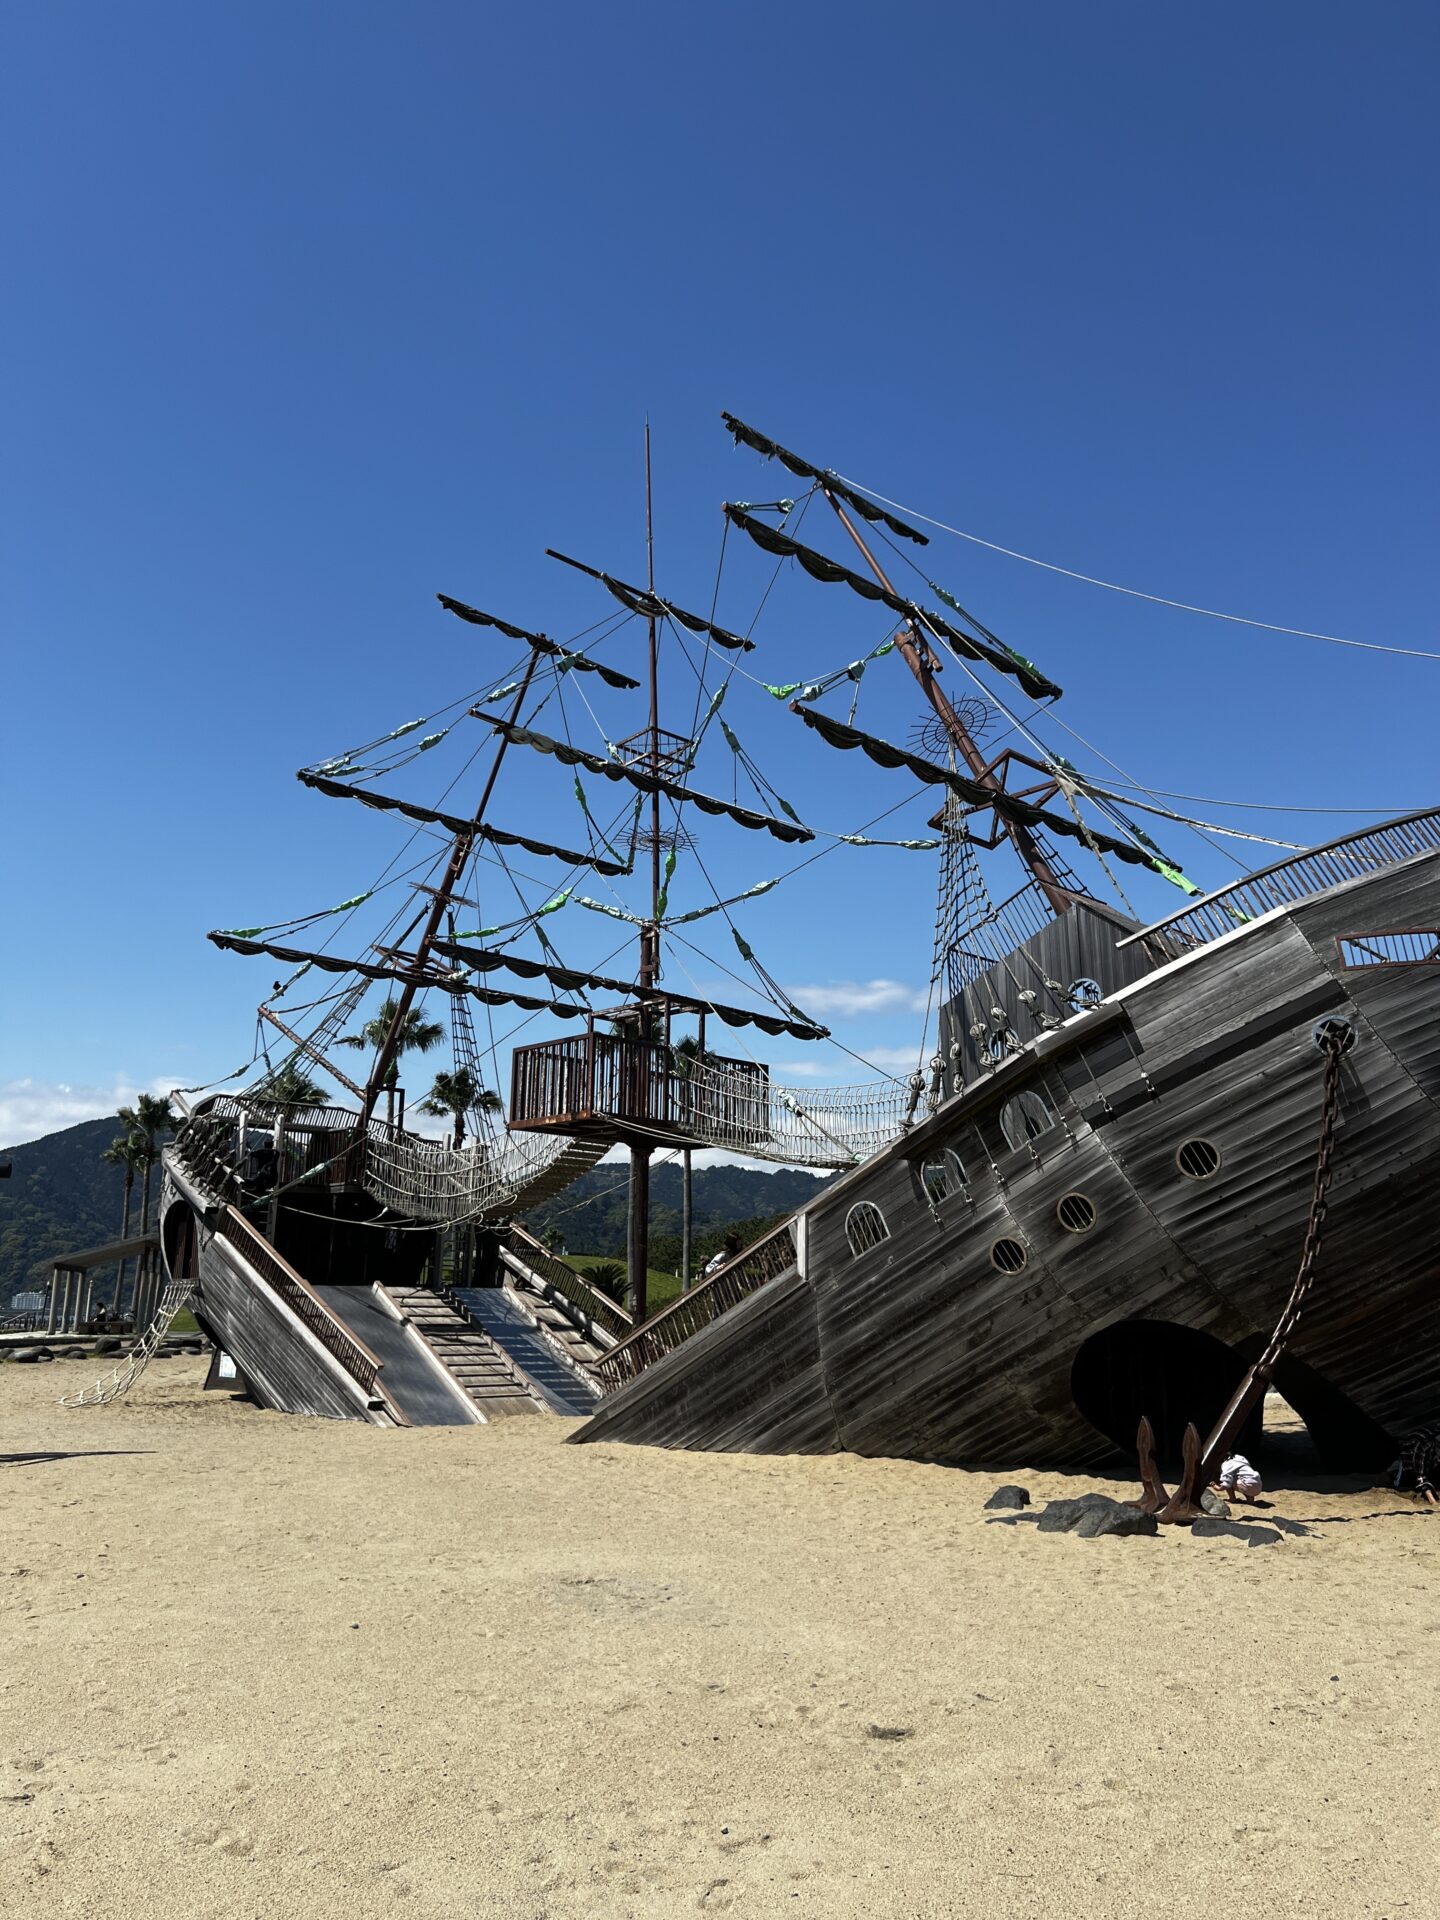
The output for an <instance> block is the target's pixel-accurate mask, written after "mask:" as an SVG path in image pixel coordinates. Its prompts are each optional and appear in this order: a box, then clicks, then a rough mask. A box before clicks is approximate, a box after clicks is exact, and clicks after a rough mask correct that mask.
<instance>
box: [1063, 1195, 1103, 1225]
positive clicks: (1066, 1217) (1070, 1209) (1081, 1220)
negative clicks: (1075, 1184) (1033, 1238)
mask: <svg viewBox="0 0 1440 1920" xmlns="http://www.w3.org/2000/svg"><path fill="white" fill-rule="evenodd" d="M1055 1218H1056V1219H1057V1220H1058V1221H1059V1222H1060V1224H1061V1226H1062V1227H1063V1228H1064V1229H1065V1231H1066V1232H1067V1233H1089V1231H1090V1229H1091V1228H1092V1227H1093V1226H1094V1224H1095V1221H1096V1218H1097V1215H1096V1212H1095V1207H1094V1203H1093V1202H1092V1201H1090V1200H1087V1199H1086V1197H1085V1195H1084V1194H1083V1193H1067V1194H1062V1195H1061V1197H1060V1199H1059V1201H1058V1202H1057V1204H1056V1207H1055Z"/></svg>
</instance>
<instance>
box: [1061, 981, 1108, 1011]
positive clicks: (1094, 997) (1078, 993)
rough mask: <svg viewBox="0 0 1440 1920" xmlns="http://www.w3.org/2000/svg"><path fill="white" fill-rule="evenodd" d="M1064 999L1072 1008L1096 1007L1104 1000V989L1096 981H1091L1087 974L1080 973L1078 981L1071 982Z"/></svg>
mask: <svg viewBox="0 0 1440 1920" xmlns="http://www.w3.org/2000/svg"><path fill="white" fill-rule="evenodd" d="M1065 998H1066V999H1067V1000H1068V1001H1069V1002H1070V1004H1071V1006H1072V1007H1075V1008H1077V1009H1078V1008H1080V1007H1098V1006H1099V1004H1100V1002H1101V1001H1102V1000H1103V999H1104V998H1105V989H1104V988H1103V987H1102V986H1101V985H1100V982H1099V981H1098V980H1092V979H1091V978H1090V976H1089V974H1085V973H1082V974H1081V976H1080V978H1079V979H1078V980H1072V981H1071V982H1070V985H1069V988H1068V989H1067V991H1066V994H1065Z"/></svg>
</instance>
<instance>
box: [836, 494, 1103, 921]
mask: <svg viewBox="0 0 1440 1920" xmlns="http://www.w3.org/2000/svg"><path fill="white" fill-rule="evenodd" d="M821 491H822V492H823V493H824V495H825V498H826V499H827V500H828V501H829V502H830V505H831V506H832V507H833V508H834V509H835V512H836V514H837V516H838V517H839V520H840V524H841V526H843V527H844V529H845V531H846V532H847V533H848V534H849V536H850V538H851V539H852V540H853V541H854V542H855V545H856V546H857V547H858V548H859V550H860V552H861V553H862V554H863V555H864V558H865V564H866V565H867V566H868V567H869V569H870V571H871V572H872V573H873V574H874V576H875V578H876V579H877V580H878V581H879V582H880V584H881V586H882V587H884V588H885V589H886V591H887V592H889V593H894V592H895V588H894V587H893V586H892V585H891V583H890V580H889V578H888V576H887V575H886V573H885V571H884V569H883V568H882V567H881V565H880V563H879V561H878V560H877V559H876V558H875V556H874V554H873V553H871V551H870V549H869V547H868V546H866V544H865V541H864V539H863V537H862V536H861V534H860V533H859V531H858V530H857V528H856V526H855V523H854V521H852V520H851V518H850V516H849V514H847V513H846V511H845V509H844V508H843V507H842V506H841V504H840V502H839V500H837V499H836V497H835V495H834V494H833V493H832V492H831V491H830V489H829V488H828V487H826V486H823V485H822V487H821ZM917 640H920V641H922V643H923V645H924V652H923V653H922V651H921V648H920V647H919V646H917V645H916V642H917ZM895 644H896V646H897V647H898V648H899V651H900V656H901V658H902V659H903V660H904V662H905V664H906V666H907V667H909V669H910V671H911V673H913V674H914V676H915V678H916V679H917V680H918V681H919V683H920V690H921V692H922V693H923V694H924V695H925V698H926V699H927V700H928V701H929V702H930V705H931V706H932V707H933V708H934V710H935V712H936V713H937V714H938V715H939V718H940V721H941V724H942V725H943V726H944V728H945V731H946V732H947V733H948V734H949V736H950V738H951V739H952V740H953V741H954V743H955V745H956V746H957V747H958V748H959V750H960V756H961V758H962V759H963V760H964V762H965V764H966V766H967V767H968V768H969V769H970V772H971V774H972V776H973V777H974V778H975V779H976V780H978V781H980V782H981V783H982V784H983V785H984V786H987V787H992V788H994V789H995V790H996V791H997V792H998V791H999V788H1000V782H999V781H998V780H997V779H996V778H995V776H994V775H993V774H992V773H991V772H990V770H989V768H988V766H987V765H986V763H985V757H984V755H983V754H982V753H981V751H980V749H979V747H978V746H977V745H976V743H975V741H974V740H973V739H972V738H971V735H970V731H969V729H968V728H967V727H966V725H965V723H964V721H963V720H962V719H961V718H960V716H959V714H958V713H956V711H955V709H954V707H952V706H951V704H950V702H949V700H948V699H947V698H946V697H945V695H944V694H943V693H942V692H941V690H940V688H939V687H937V686H936V684H935V675H934V670H933V668H932V667H931V664H930V659H929V654H930V647H929V643H928V642H925V641H924V639H923V636H922V635H919V634H917V633H916V630H915V628H914V626H913V625H911V624H909V623H907V624H906V625H905V626H904V627H903V628H902V629H901V631H900V632H899V633H898V634H897V635H896V636H895ZM1000 824H1001V825H1002V826H1003V827H1004V829H1005V831H1006V833H1007V834H1008V835H1009V836H1010V839H1011V842H1012V843H1013V845H1014V848H1015V851H1016V853H1018V854H1019V856H1020V858H1021V860H1022V861H1023V862H1024V864H1025V865H1026V866H1027V867H1028V868H1029V869H1030V871H1031V873H1033V874H1034V876H1035V879H1036V881H1037V882H1038V883H1039V886H1040V889H1041V891H1042V892H1043V894H1044V895H1045V898H1046V899H1047V900H1048V901H1049V902H1050V905H1051V906H1052V907H1053V908H1054V909H1055V911H1056V913H1068V912H1069V910H1070V904H1071V902H1070V894H1069V891H1068V889H1067V888H1066V886H1065V884H1064V882H1063V881H1062V880H1061V879H1060V877H1059V875H1058V874H1057V873H1056V871H1055V869H1054V868H1053V867H1052V866H1051V865H1050V862H1049V861H1048V860H1047V859H1046V858H1045V856H1044V854H1043V853H1042V852H1041V851H1040V849H1039V847H1038V846H1037V845H1036V844H1035V838H1034V836H1033V834H1032V833H1031V832H1030V829H1029V828H1028V827H1026V826H1023V825H1021V824H1020V822H1018V821H1014V820H1001V823H1000Z"/></svg>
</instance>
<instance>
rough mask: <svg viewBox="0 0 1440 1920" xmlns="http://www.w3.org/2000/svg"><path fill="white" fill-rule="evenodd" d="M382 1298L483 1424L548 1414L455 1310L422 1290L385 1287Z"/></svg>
mask: <svg viewBox="0 0 1440 1920" xmlns="http://www.w3.org/2000/svg"><path fill="white" fill-rule="evenodd" d="M385 1292H386V1294H387V1296H388V1297H389V1298H390V1299H391V1300H392V1301H393V1302H394V1303H395V1306H396V1308H397V1309H398V1310H399V1312H400V1313H401V1314H402V1315H403V1316H404V1318H405V1319H406V1320H407V1321H408V1322H409V1324H410V1325H411V1326H412V1327H413V1328H414V1329H415V1331H416V1333H418V1334H419V1335H420V1337H421V1338H422V1339H423V1340H424V1342H425V1344H426V1345H427V1346H428V1347H429V1348H430V1351H431V1352H432V1353H433V1354H434V1355H435V1357H436V1359H437V1360H438V1361H439V1362H440V1364H441V1365H442V1366H443V1367H444V1368H445V1370H446V1372H447V1373H448V1374H449V1375H450V1377H451V1378H452V1379H453V1380H454V1381H455V1382H456V1384H457V1385H458V1386H459V1387H460V1388H461V1389H462V1390H463V1391H464V1392H465V1393H466V1394H468V1395H469V1397H470V1398H471V1399H472V1400H473V1401H474V1402H475V1404H476V1406H477V1407H479V1409H480V1411H481V1412H482V1413H483V1414H484V1416H485V1418H486V1419H487V1420H495V1419H504V1418H506V1417H507V1416H508V1415H510V1414H516V1413H548V1412H549V1411H550V1408H549V1406H548V1405H547V1404H546V1402H545V1400H544V1399H543V1397H542V1396H541V1395H540V1394H539V1392H538V1391H536V1390H535V1389H534V1388H533V1387H532V1385H531V1384H530V1382H529V1381H528V1380H527V1379H526V1377H525V1375H524V1374H523V1373H522V1372H521V1371H520V1369H519V1368H518V1367H516V1366H515V1365H514V1364H513V1362H512V1361H511V1360H510V1359H509V1358H508V1357H507V1356H506V1355H505V1354H504V1353H503V1352H502V1351H501V1349H500V1348H499V1347H498V1346H497V1345H496V1344H495V1342H494V1341H493V1340H492V1339H491V1338H490V1336H489V1334H488V1333H487V1332H486V1331H485V1329H484V1328H483V1327H482V1326H480V1325H479V1324H478V1323H477V1322H476V1321H475V1320H474V1319H473V1318H471V1317H470V1316H468V1315H467V1314H466V1313H464V1312H463V1311H462V1310H461V1309H459V1308H458V1307H456V1306H452V1305H451V1304H450V1303H449V1302H448V1301H447V1300H444V1299H442V1298H441V1296H440V1295H439V1294H438V1293H432V1292H431V1291H430V1289H429V1288H428V1287H386V1289H385Z"/></svg>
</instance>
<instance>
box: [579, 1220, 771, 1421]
mask: <svg viewBox="0 0 1440 1920" xmlns="http://www.w3.org/2000/svg"><path fill="white" fill-rule="evenodd" d="M797 1218H798V1215H797V1216H793V1217H792V1218H791V1219H789V1220H783V1221H782V1222H781V1223H780V1225H779V1226H778V1227H772V1228H771V1229H770V1231H769V1232H768V1233H765V1234H762V1235H761V1236H760V1238H759V1239H758V1240H756V1241H754V1242H752V1244H751V1245H750V1246H748V1247H746V1248H745V1249H744V1251H743V1252H741V1253H738V1254H737V1255H736V1256H735V1258H734V1259H733V1260H731V1261H730V1262H728V1264H727V1265H725V1266H723V1267H720V1268H718V1269H717V1270H716V1271H715V1272H714V1273H712V1274H708V1275H707V1276H706V1277H705V1278H704V1279H702V1280H701V1281H699V1283H698V1284H697V1285H695V1286H693V1287H692V1288H691V1289H690V1291H689V1292H688V1293H682V1294H681V1295H680V1297H679V1299H678V1300H672V1301H671V1302H670V1304H669V1306H667V1307H662V1308H661V1310H660V1311H659V1313H656V1314H652V1315H651V1317H650V1318H649V1319H648V1320H647V1321H646V1322H645V1323H644V1325H643V1326H640V1327H637V1328H636V1329H635V1331H634V1332H633V1333H631V1334H630V1335H629V1336H628V1338H626V1339H624V1340H622V1341H619V1342H618V1343H617V1344H616V1345H615V1346H613V1347H612V1348H611V1349H610V1351H609V1352H608V1353H606V1354H604V1355H602V1356H601V1358H600V1359H599V1360H598V1361H597V1362H596V1364H595V1368H594V1372H595V1375H596V1378H597V1379H598V1380H599V1381H600V1383H601V1386H602V1388H603V1389H604V1391H605V1392H607V1393H609V1392H613V1391H615V1390H616V1389H618V1388H620V1387H623V1386H625V1385H626V1384H627V1383H628V1382H630V1381H632V1380H635V1379H638V1378H639V1376H640V1375H641V1374H643V1373H645V1372H647V1371H648V1370H649V1369H650V1368H651V1367H653V1366H655V1365H656V1364H657V1363H658V1362H660V1361H662V1360H664V1359H665V1358H666V1357H667V1356H668V1355H669V1354H672V1353H674V1352H676V1351H677V1350H678V1349H679V1348H680V1347H682V1346H684V1345H685V1343H686V1342H687V1341H688V1340H691V1339H693V1338H694V1336H695V1335H696V1334H698V1333H700V1332H701V1331H702V1330H703V1329H704V1328H706V1327H710V1326H713V1325H714V1323H715V1322H716V1321H717V1320H719V1319H720V1318H721V1317H722V1316H723V1315H725V1314H727V1313H729V1312H730V1311H731V1309H732V1308H734V1307H737V1306H739V1305H740V1303H741V1301H742V1300H748V1299H749V1298H750V1296H751V1295H752V1294H755V1293H758V1292H759V1291H760V1289H761V1288H762V1287H766V1286H768V1285H769V1284H770V1283H771V1281H774V1280H780V1279H784V1278H787V1277H790V1278H793V1277H794V1276H795V1275H796V1273H797V1271H798V1269H797V1266H796V1257H795V1222H796V1219H797Z"/></svg>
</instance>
